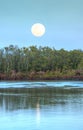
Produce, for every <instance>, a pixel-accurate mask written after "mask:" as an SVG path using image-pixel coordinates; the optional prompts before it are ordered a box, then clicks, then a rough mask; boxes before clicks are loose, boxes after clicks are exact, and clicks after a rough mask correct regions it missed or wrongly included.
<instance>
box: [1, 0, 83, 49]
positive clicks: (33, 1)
mask: <svg viewBox="0 0 83 130" xmlns="http://www.w3.org/2000/svg"><path fill="white" fill-rule="evenodd" d="M38 22H39V23H42V24H44V25H45V27H46V33H45V35H44V36H42V37H35V36H33V35H32V33H31V26H32V25H33V24H34V23H38ZM10 44H13V45H18V46H19V47H23V46H26V47H27V46H32V45H36V46H49V47H54V48H55V49H61V48H64V49H66V50H71V49H83V0H0V48H2V47H5V46H9V45H10Z"/></svg>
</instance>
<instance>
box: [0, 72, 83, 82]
mask: <svg viewBox="0 0 83 130" xmlns="http://www.w3.org/2000/svg"><path fill="white" fill-rule="evenodd" d="M0 80H81V81H82V80H83V75H82V74H81V73H78V72H76V71H72V70H71V71H68V72H65V73H63V72H60V71H47V72H42V71H39V72H34V71H33V72H26V73H22V72H14V71H13V72H11V73H0Z"/></svg>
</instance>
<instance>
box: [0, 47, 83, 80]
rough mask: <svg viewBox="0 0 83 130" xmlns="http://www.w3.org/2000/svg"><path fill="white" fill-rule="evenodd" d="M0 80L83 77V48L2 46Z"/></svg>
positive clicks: (81, 78) (80, 78) (78, 78)
mask: <svg viewBox="0 0 83 130" xmlns="http://www.w3.org/2000/svg"><path fill="white" fill-rule="evenodd" d="M0 79H1V80H3V79H4V80H5V79H6V80H9V79H11V80H16V79H17V80H20V79H23V80H25V79H26V80H27V79H56V80H58V79H72V80H73V79H76V80H83V51H82V50H71V51H67V50H64V49H60V50H56V49H55V48H49V47H41V46H40V47H39V48H37V47H36V46H30V47H28V48H27V47H23V48H18V46H13V45H10V46H9V47H4V48H2V49H0Z"/></svg>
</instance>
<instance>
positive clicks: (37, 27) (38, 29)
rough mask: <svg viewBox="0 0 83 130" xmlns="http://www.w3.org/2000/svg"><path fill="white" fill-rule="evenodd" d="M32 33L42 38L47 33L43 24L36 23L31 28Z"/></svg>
mask: <svg viewBox="0 0 83 130" xmlns="http://www.w3.org/2000/svg"><path fill="white" fill-rule="evenodd" d="M31 32H32V34H33V35H34V36H36V37H41V36H43V35H44V33H45V26H44V25H43V24H41V23H35V24H33V25H32V27H31Z"/></svg>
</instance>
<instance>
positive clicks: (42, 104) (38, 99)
mask: <svg viewBox="0 0 83 130" xmlns="http://www.w3.org/2000/svg"><path fill="white" fill-rule="evenodd" d="M51 129H52V130H83V82H82V81H58V82H56V81H51V82H48V81H47V82H45V81H44V82H21V81H19V82H9V81H5V82H0V130H51Z"/></svg>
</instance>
